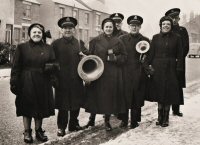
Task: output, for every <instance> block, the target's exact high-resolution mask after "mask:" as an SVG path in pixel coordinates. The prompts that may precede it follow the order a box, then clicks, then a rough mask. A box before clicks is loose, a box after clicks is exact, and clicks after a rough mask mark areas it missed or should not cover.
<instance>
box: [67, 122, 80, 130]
mask: <svg viewBox="0 0 200 145" xmlns="http://www.w3.org/2000/svg"><path fill="white" fill-rule="evenodd" d="M68 130H69V131H79V130H83V127H81V126H80V125H79V122H78V120H77V121H75V122H73V123H72V122H71V121H70V122H69V127H68Z"/></svg>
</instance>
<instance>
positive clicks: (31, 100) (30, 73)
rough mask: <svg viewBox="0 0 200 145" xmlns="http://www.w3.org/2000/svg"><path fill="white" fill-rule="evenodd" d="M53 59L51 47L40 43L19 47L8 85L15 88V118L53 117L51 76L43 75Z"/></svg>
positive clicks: (29, 43) (30, 42)
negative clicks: (45, 67) (16, 89)
mask: <svg viewBox="0 0 200 145" xmlns="http://www.w3.org/2000/svg"><path fill="white" fill-rule="evenodd" d="M54 59H55V55H54V53H53V50H52V48H51V47H50V46H49V45H47V44H44V43H43V42H40V43H34V42H33V41H31V40H30V41H28V42H26V43H22V44H19V45H18V47H17V49H16V52H15V55H14V60H13V65H12V69H11V79H10V84H11V86H15V87H16V88H18V91H17V92H15V93H16V94H17V97H16V102H15V103H16V107H17V116H29V117H36V118H44V117H49V116H50V115H54V100H53V91H52V86H51V83H50V76H49V75H48V74H46V73H45V72H44V66H45V64H46V63H48V62H51V61H53V60H54Z"/></svg>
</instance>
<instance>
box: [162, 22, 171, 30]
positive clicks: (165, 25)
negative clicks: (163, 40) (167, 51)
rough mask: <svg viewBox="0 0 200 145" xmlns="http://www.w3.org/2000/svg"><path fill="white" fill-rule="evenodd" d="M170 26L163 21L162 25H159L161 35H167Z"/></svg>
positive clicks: (169, 23)
mask: <svg viewBox="0 0 200 145" xmlns="http://www.w3.org/2000/svg"><path fill="white" fill-rule="evenodd" d="M171 28H172V26H171V22H170V21H168V20H166V21H163V22H162V24H161V31H162V32H163V33H168V32H169V31H170V30H171Z"/></svg>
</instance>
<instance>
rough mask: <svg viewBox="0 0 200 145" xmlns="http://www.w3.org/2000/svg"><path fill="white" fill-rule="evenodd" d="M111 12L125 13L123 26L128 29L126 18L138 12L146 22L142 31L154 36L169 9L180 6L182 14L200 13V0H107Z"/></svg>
mask: <svg viewBox="0 0 200 145" xmlns="http://www.w3.org/2000/svg"><path fill="white" fill-rule="evenodd" d="M105 1H106V6H107V7H108V10H109V13H114V12H121V13H123V14H124V16H125V19H124V21H123V28H124V29H125V30H128V28H127V24H126V19H127V17H128V16H130V15H133V14H137V15H140V16H142V17H143V19H144V23H143V25H142V29H141V32H142V33H143V34H144V35H146V36H148V37H150V38H151V37H152V35H153V34H155V33H158V32H159V26H158V23H159V20H160V18H161V17H162V16H163V15H164V14H165V12H166V11H167V10H168V9H171V8H175V7H178V8H180V9H181V14H183V13H185V14H187V15H188V17H189V14H190V12H191V11H194V12H195V14H200V0H105Z"/></svg>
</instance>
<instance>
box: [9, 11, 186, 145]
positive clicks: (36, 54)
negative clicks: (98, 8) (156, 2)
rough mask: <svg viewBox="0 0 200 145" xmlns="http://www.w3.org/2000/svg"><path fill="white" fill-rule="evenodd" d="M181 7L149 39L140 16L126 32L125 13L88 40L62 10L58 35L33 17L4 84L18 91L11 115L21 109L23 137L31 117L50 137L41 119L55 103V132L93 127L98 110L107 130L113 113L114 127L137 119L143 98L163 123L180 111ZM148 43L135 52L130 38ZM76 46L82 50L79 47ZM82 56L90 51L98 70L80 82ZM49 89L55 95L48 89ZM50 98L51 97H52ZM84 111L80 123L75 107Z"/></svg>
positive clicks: (183, 47) (44, 138) (26, 138)
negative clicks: (98, 62) (79, 35)
mask: <svg viewBox="0 0 200 145" xmlns="http://www.w3.org/2000/svg"><path fill="white" fill-rule="evenodd" d="M179 13H180V9H178V8H174V9H170V10H169V11H167V12H166V13H165V16H163V17H162V18H161V19H160V23H159V25H160V33H158V34H156V35H154V36H153V38H152V40H151V41H150V40H149V39H148V38H147V37H145V36H143V35H142V34H141V33H140V29H141V26H142V23H143V18H142V17H141V16H138V15H132V16H130V17H128V19H127V24H128V26H129V30H130V32H129V33H128V32H125V31H123V30H121V25H122V21H123V19H124V16H123V15H122V14H120V13H114V14H112V15H110V17H109V18H106V19H104V20H103V21H102V25H101V28H102V33H101V34H99V35H98V36H96V37H95V38H93V39H92V40H91V41H90V42H89V48H86V47H85V46H84V42H83V41H81V40H78V39H76V38H75V37H74V32H75V27H76V25H77V23H78V22H77V20H76V19H75V18H73V17H63V18H61V19H60V20H59V21H58V26H59V27H60V28H61V31H62V34H63V37H62V38H59V39H57V40H55V41H54V42H53V43H52V44H51V45H48V44H46V37H48V35H47V33H46V32H45V28H44V27H43V26H42V25H41V24H39V23H34V24H32V25H31V26H30V27H29V29H28V35H29V36H30V40H29V41H28V42H25V43H22V44H19V45H18V47H17V49H16V52H15V56H14V61H13V66H12V69H11V79H10V89H11V91H12V92H13V93H14V94H15V95H16V101H15V104H16V113H17V116H23V124H24V141H25V142H27V143H32V142H33V137H32V129H31V120H32V118H34V120H35V133H36V138H37V139H38V140H40V141H42V142H44V141H47V140H48V137H47V136H46V135H45V133H44V132H45V131H44V130H43V129H42V121H43V118H47V117H50V116H52V115H55V112H54V109H58V116H57V127H58V131H57V136H64V135H65V130H66V128H67V126H68V130H69V131H78V130H82V129H84V128H87V127H90V126H95V117H96V114H103V115H104V120H105V130H106V131H111V130H112V126H111V124H110V116H111V115H112V114H115V115H117V117H118V119H119V120H121V124H120V127H121V128H126V127H128V123H129V109H130V117H131V118H130V128H132V129H134V128H136V127H138V126H139V122H140V121H141V107H142V106H144V101H145V100H148V101H153V102H158V121H157V122H156V125H160V126H162V127H166V126H168V125H169V110H170V105H172V109H173V114H174V115H177V116H182V115H183V114H182V113H181V112H180V109H179V105H181V104H183V103H184V102H183V89H182V88H184V87H185V57H186V55H187V53H188V50H189V40H188V33H187V31H186V29H185V28H184V27H181V26H179V25H178V21H179V19H180V18H179ZM140 41H147V42H148V43H149V44H150V48H149V51H147V52H146V53H144V54H140V53H139V52H137V51H136V45H137V44H138V42H140ZM80 52H81V53H80ZM82 54H84V55H96V56H98V57H100V58H101V59H102V61H103V63H104V71H103V74H102V75H101V77H100V78H99V79H97V80H95V81H91V82H85V83H83V80H82V79H81V78H80V77H79V75H78V72H77V67H78V64H79V62H80V60H81V58H82ZM52 86H53V87H54V88H55V97H54V96H53V89H52ZM54 98H55V99H54ZM80 108H84V109H85V111H86V112H89V113H90V117H89V121H88V123H87V124H86V125H85V126H84V127H81V126H80V125H79V120H78V116H79V111H80Z"/></svg>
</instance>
